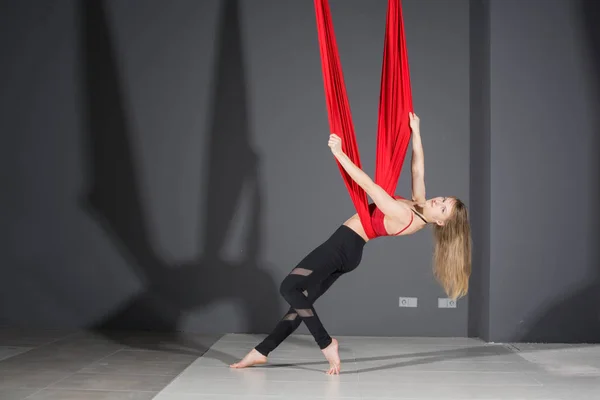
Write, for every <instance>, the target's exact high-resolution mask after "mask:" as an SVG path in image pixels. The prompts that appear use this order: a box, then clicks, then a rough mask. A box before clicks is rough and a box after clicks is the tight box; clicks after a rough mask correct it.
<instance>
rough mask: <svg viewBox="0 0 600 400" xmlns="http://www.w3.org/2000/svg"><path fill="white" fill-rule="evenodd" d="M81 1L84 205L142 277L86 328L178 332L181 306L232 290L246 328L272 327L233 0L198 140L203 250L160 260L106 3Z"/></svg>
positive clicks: (224, 18) (270, 285) (273, 289)
mask: <svg viewBox="0 0 600 400" xmlns="http://www.w3.org/2000/svg"><path fill="white" fill-rule="evenodd" d="M80 4H81V10H82V15H81V17H82V18H81V21H82V24H83V26H82V31H83V32H82V33H83V40H82V45H83V46H82V53H81V56H82V60H81V62H82V68H83V77H84V82H83V87H84V93H83V96H84V101H85V104H84V106H85V111H86V114H87V115H86V117H87V120H86V121H85V124H86V125H85V127H84V130H83V131H84V134H85V135H86V137H85V139H86V140H85V142H86V143H87V149H86V150H87V151H88V152H89V153H88V157H89V164H88V165H89V183H88V190H89V192H88V193H86V194H85V196H84V199H83V200H84V207H85V209H86V211H87V212H88V213H89V215H90V216H92V217H93V218H94V219H95V221H96V222H97V223H98V224H99V225H100V226H101V227H102V228H103V229H104V230H105V231H106V232H107V233H108V234H109V235H110V237H111V239H112V241H113V243H114V245H115V246H117V247H118V249H119V250H120V252H121V253H122V254H123V256H124V258H125V259H126V261H127V262H128V265H130V266H131V268H133V269H134V271H135V272H136V274H137V275H138V276H139V278H140V280H141V281H142V282H143V283H144V285H145V291H144V292H143V293H142V294H140V295H137V296H136V297H134V298H132V299H130V300H129V301H128V302H126V303H125V304H124V305H123V306H122V307H121V308H120V309H116V310H112V313H110V315H107V316H106V317H105V318H104V319H103V320H101V321H97V323H95V325H94V326H92V327H90V329H93V330H97V331H100V332H103V333H105V334H108V332H110V331H111V330H123V329H127V330H152V331H162V332H176V331H178V329H179V325H180V321H181V318H182V317H183V316H184V314H185V313H191V312H193V311H194V310H195V309H197V308H200V307H204V306H207V305H209V304H211V303H212V302H215V301H217V300H222V299H232V298H233V299H236V300H239V303H240V304H242V305H243V307H244V308H245V309H244V312H245V317H247V321H248V326H247V331H248V332H251V333H254V332H262V331H266V330H267V329H270V328H271V326H272V325H274V324H275V322H276V321H277V318H278V316H279V314H280V313H283V311H282V310H281V311H280V310H279V306H278V299H279V292H278V287H277V285H276V283H275V282H274V281H273V279H272V277H271V276H270V274H269V273H268V272H267V271H266V270H265V269H264V268H263V267H262V266H261V264H260V260H261V255H260V253H259V250H260V249H261V248H262V244H261V242H260V241H261V238H262V232H261V227H260V221H261V204H262V199H261V194H262V190H261V183H260V179H259V178H260V177H259V165H258V158H257V155H256V154H255V152H254V151H253V149H252V147H251V143H250V140H251V138H250V132H249V127H248V126H249V123H248V115H247V113H248V107H247V104H246V97H245V94H246V93H245V90H246V82H245V79H244V71H243V65H244V62H243V60H242V49H241V32H240V27H239V21H238V2H237V0H227V1H226V2H225V6H224V8H223V9H222V13H221V20H220V25H219V32H218V36H217V41H218V43H217V49H218V55H217V59H216V63H215V66H214V74H215V75H214V79H213V80H212V82H213V84H214V87H213V88H212V93H213V94H212V96H213V101H212V108H213V109H212V113H209V115H210V116H211V119H212V120H211V121H210V129H209V132H208V134H209V135H210V137H209V138H208V142H207V143H208V145H207V148H206V149H205V151H206V152H207V156H208V157H209V163H208V168H209V170H208V171H207V172H208V174H204V175H205V176H208V182H206V183H205V184H204V185H199V190H201V191H202V193H203V194H206V196H208V199H207V202H206V204H207V206H206V209H205V210H204V213H205V214H206V218H205V219H204V220H205V221H206V223H205V225H204V226H203V227H202V228H203V229H204V230H205V235H204V236H205V237H206V240H205V243H204V248H203V251H202V253H201V254H202V256H201V258H200V259H199V260H194V261H190V262H188V263H185V264H182V265H168V264H166V263H165V261H164V260H161V259H160V257H159V256H158V254H157V252H156V251H155V249H154V248H153V244H152V243H151V234H150V232H149V229H148V225H147V222H146V220H145V214H144V213H145V209H144V204H143V202H142V198H141V193H142V191H141V190H140V182H141V180H140V178H139V175H140V171H136V165H135V156H134V152H135V147H136V146H135V143H132V142H131V140H132V138H131V132H130V129H131V128H130V126H129V124H128V121H127V113H126V107H125V106H124V103H125V101H126V100H125V99H126V96H125V95H124V93H123V91H122V87H123V86H122V85H121V84H120V82H119V76H118V69H117V62H116V60H115V52H114V50H113V46H112V44H111V40H110V36H111V33H110V31H109V28H108V22H107V17H106V14H105V3H104V2H103V1H85V0H82V2H81V3H80ZM244 190H247V191H246V193H251V195H250V198H247V199H245V200H248V201H250V202H251V204H252V206H251V211H250V213H249V215H250V219H251V220H250V221H246V223H245V224H244V227H245V229H246V240H245V249H244V251H243V254H244V255H245V260H243V261H240V262H234V263H233V262H229V261H225V260H223V259H221V258H220V257H219V252H220V250H221V249H223V247H224V246H225V237H226V233H227V230H228V229H229V225H230V223H231V221H232V218H233V215H234V212H235V208H236V205H237V203H238V202H239V201H240V199H241V196H242V194H243V192H244ZM114 337H115V338H117V337H118V336H114Z"/></svg>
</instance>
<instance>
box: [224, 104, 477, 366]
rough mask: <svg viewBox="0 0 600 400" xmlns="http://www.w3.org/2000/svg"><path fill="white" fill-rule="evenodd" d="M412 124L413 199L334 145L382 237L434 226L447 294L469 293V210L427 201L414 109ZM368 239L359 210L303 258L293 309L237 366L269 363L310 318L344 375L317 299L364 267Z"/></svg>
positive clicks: (286, 285) (294, 278)
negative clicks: (385, 185) (396, 193)
mask: <svg viewBox="0 0 600 400" xmlns="http://www.w3.org/2000/svg"><path fill="white" fill-rule="evenodd" d="M410 127H411V130H412V141H413V150H412V159H411V164H412V165H411V172H412V201H409V200H406V199H403V198H401V197H392V196H390V195H389V194H387V193H386V192H385V191H384V190H383V189H382V188H381V187H380V186H378V185H376V184H375V183H374V182H373V180H371V178H369V176H368V175H367V174H366V173H364V172H363V171H362V170H361V169H360V168H358V167H357V166H356V165H355V164H354V163H353V162H352V161H351V160H350V159H349V158H348V156H346V154H344V152H343V151H342V147H341V139H340V138H339V137H338V136H337V135H335V134H332V135H331V136H330V138H329V147H330V148H331V152H332V153H333V155H334V156H335V157H336V159H337V160H338V161H339V162H340V164H341V165H342V167H343V168H344V169H345V170H346V171H347V172H348V174H349V175H350V176H351V177H352V179H353V180H354V181H355V182H356V183H358V184H359V185H360V187H362V188H363V189H364V190H365V192H366V193H367V195H368V196H369V197H370V198H371V199H372V200H373V203H374V204H371V207H370V210H371V221H372V226H373V229H374V231H375V233H376V234H377V236H403V235H410V234H413V233H415V232H417V231H419V230H421V229H423V228H424V227H425V226H426V225H432V226H433V233H434V238H435V251H434V256H433V271H434V276H435V278H436V279H437V280H438V282H439V283H440V285H441V286H442V287H443V289H444V291H445V292H446V293H447V295H448V296H449V297H450V298H452V299H457V298H459V297H463V296H465V295H466V294H467V291H468V287H469V277H470V275H471V233H470V226H469V220H468V215H467V209H466V207H465V205H464V204H463V202H462V201H460V200H459V199H457V198H456V197H435V198H432V199H430V200H426V197H425V180H424V156H423V146H422V144H421V133H420V128H419V118H418V117H417V116H416V115H415V114H413V113H410ZM368 240H369V239H368V237H367V235H366V234H365V230H364V229H363V226H362V224H361V222H360V219H359V217H358V214H355V215H353V216H352V217H351V218H350V219H348V220H347V221H346V222H344V224H343V225H341V226H340V227H339V228H338V229H337V230H336V231H335V232H334V233H333V234H332V235H331V236H330V237H329V239H327V241H325V242H324V243H323V244H321V245H320V246H319V247H317V248H316V249H314V250H313V251H312V252H311V253H310V254H308V255H307V256H306V257H305V258H304V259H303V260H302V261H300V263H299V264H298V265H297V266H296V267H295V268H294V269H293V270H292V271H291V272H290V273H289V275H288V276H287V277H286V278H285V279H284V280H283V282H282V283H281V287H280V292H281V295H282V296H283V298H284V299H285V300H286V301H287V302H288V303H289V305H290V309H289V310H288V312H287V313H286V314H285V316H284V317H283V318H282V319H281V321H279V323H278V324H277V326H276V327H275V329H274V330H273V331H272V332H271V333H270V334H269V336H267V337H266V338H265V339H264V340H263V341H262V342H261V343H260V344H259V345H258V346H256V347H255V348H254V349H252V350H251V351H250V352H249V353H248V354H247V355H246V356H245V357H244V358H243V359H242V360H241V361H239V362H237V363H235V364H232V365H231V367H232V368H245V367H249V366H252V365H257V364H264V363H266V362H267V356H268V355H269V353H270V352H271V351H273V350H274V349H275V348H276V347H277V346H278V345H279V344H281V342H283V341H284V340H285V338H287V337H288V336H289V335H290V334H291V333H292V332H294V330H296V328H298V326H299V325H300V323H301V322H304V323H305V324H306V326H307V327H308V330H309V331H310V333H311V334H312V335H313V337H314V339H315V341H316V342H317V344H318V346H319V348H320V349H321V351H322V352H323V354H324V355H325V358H326V359H327V361H329V370H328V371H327V374H336V375H337V374H339V372H340V357H339V354H338V342H337V340H336V339H333V338H331V337H330V336H329V334H328V333H327V331H326V330H325V328H324V327H323V324H322V323H321V321H320V320H319V317H318V316H317V313H316V311H315V309H314V307H313V303H314V302H315V300H317V299H318V298H319V297H320V296H321V295H322V294H323V293H325V291H326V290H327V289H328V288H329V287H330V286H331V285H332V284H333V283H334V282H335V281H336V280H337V278H339V277H340V276H341V275H343V274H345V273H347V272H350V271H352V270H354V269H355V268H356V267H358V264H359V263H360V261H361V257H362V252H363V247H364V245H365V244H366V243H367V242H368Z"/></svg>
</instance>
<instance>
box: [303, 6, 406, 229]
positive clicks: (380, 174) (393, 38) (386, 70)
mask: <svg viewBox="0 0 600 400" xmlns="http://www.w3.org/2000/svg"><path fill="white" fill-rule="evenodd" d="M314 5H315V12H316V18H317V33H318V38H319V49H320V53H321V67H322V71H323V83H324V87H325V100H326V105H327V114H328V117H329V127H330V129H331V132H332V133H336V134H337V135H339V136H340V137H341V138H342V149H343V151H344V153H346V155H348V157H349V158H350V159H351V160H352V161H353V162H354V163H355V164H356V165H357V166H358V167H359V168H362V165H361V163H360V154H359V151H358V146H357V143H356V135H355V132H354V124H353V123H352V115H351V111H350V104H349V103H348V96H347V94H346V85H345V83H344V76H343V72H342V65H341V63H340V58H339V54H338V48H337V42H336V40H335V35H334V30H333V22H332V19H331V13H330V10H329V3H328V0H314ZM412 111H413V104H412V93H411V87H410V74H409V66H408V56H407V51H406V42H405V39H404V23H403V19H402V7H401V4H400V0H388V9H387V15H386V25H385V39H384V49H383V64H382V70H381V87H380V96H379V116H378V126H377V153H376V165H375V183H377V184H378V185H379V186H381V187H382V188H383V189H384V190H385V191H386V192H387V193H388V194H390V195H393V194H394V191H395V190H396V186H397V184H398V179H399V178H400V171H401V169H402V164H403V163H404V158H405V156H406V150H407V148H408V143H409V141H410V134H411V130H410V126H409V116H408V113H409V112H412ZM338 168H339V169H340V172H341V174H342V177H343V179H344V183H345V184H346V188H347V189H348V193H349V194H350V197H351V199H352V202H353V203H354V207H355V208H356V211H357V212H358V215H359V217H360V220H361V222H362V225H363V227H364V229H365V232H366V234H367V236H368V237H369V238H374V237H376V236H377V235H376V234H375V232H374V230H373V226H372V224H371V217H370V213H369V203H368V201H367V194H366V193H365V191H364V190H363V189H362V188H361V187H360V186H358V184H357V183H356V182H354V181H353V180H352V178H350V176H349V175H348V173H347V172H346V171H345V170H344V168H343V167H342V166H341V165H340V164H339V163H338Z"/></svg>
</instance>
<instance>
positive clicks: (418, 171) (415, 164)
mask: <svg viewBox="0 0 600 400" xmlns="http://www.w3.org/2000/svg"><path fill="white" fill-rule="evenodd" d="M409 118H410V128H411V130H412V159H411V172H412V199H413V201H415V202H416V203H418V204H423V203H425V200H426V195H425V155H424V153H423V144H422V143H421V131H420V126H419V124H420V121H419V117H418V116H417V115H416V114H414V113H410V114H409Z"/></svg>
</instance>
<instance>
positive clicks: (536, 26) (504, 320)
mask: <svg viewBox="0 0 600 400" xmlns="http://www.w3.org/2000/svg"><path fill="white" fill-rule="evenodd" d="M476 3H478V2H476ZM488 4H489V14H488V16H489V24H490V30H489V38H488V40H489V53H488V55H487V56H489V63H490V66H491V67H490V69H489V77H488V78H487V79H488V81H487V82H486V81H485V79H483V80H479V81H475V82H472V83H473V84H474V85H479V87H478V88H477V89H475V90H476V91H478V92H479V93H485V91H486V90H487V89H486V85H489V122H488V121H486V120H485V118H484V117H483V116H482V117H478V118H475V117H474V116H472V118H475V125H478V124H481V128H482V129H481V133H482V134H483V135H489V138H482V139H477V140H475V139H474V140H473V141H472V143H476V144H477V145H478V146H480V148H479V149H478V150H477V149H474V151H473V152H472V154H475V153H477V152H479V151H481V152H484V153H487V154H489V161H488V160H487V158H485V157H480V158H477V157H474V158H473V159H472V162H473V165H472V168H471V175H472V178H474V180H476V179H477V175H478V173H479V172H483V173H485V174H488V173H489V175H488V178H489V182H490V183H489V186H486V187H478V188H477V189H475V192H474V193H475V195H474V196H473V197H472V198H471V200H472V201H473V202H475V201H477V199H483V198H485V196H486V195H487V193H486V191H487V190H489V197H490V206H489V210H490V216H489V225H488V226H489V244H490V247H489V253H487V251H488V249H485V248H484V249H479V250H478V251H479V253H478V257H479V258H478V262H482V263H484V264H483V265H480V267H481V270H482V271H481V273H480V275H479V277H483V279H480V280H478V281H477V282H478V285H479V286H480V290H481V291H482V293H483V295H482V297H481V299H482V302H481V304H480V306H479V308H477V309H476V308H471V310H470V311H471V315H470V321H471V322H472V323H471V324H470V333H471V334H473V335H478V336H481V337H483V338H484V339H487V340H491V341H553V342H581V341H595V342H597V341H598V340H600V311H599V308H600V274H599V272H600V257H599V253H598V247H597V246H598V243H600V240H599V236H598V233H597V226H598V223H600V218H599V217H600V214H599V210H598V205H597V199H598V195H599V194H600V193H599V190H598V189H599V186H600V175H599V174H600V164H599V162H598V156H597V152H598V149H599V148H600V146H599V142H598V130H599V129H600V120H599V117H598V112H597V107H598V101H599V100H600V98H599V95H600V85H599V81H598V78H597V72H598V70H599V69H600V62H599V61H600V60H599V59H598V57H599V54H600V40H599V39H600V36H599V31H598V29H599V28H598V27H597V20H598V17H599V16H600V13H599V12H598V11H599V8H598V3H595V2H590V1H569V0H553V1H547V2H545V3H544V5H543V7H541V6H540V4H539V2H536V1H527V2H524V1H517V0H491V1H489V3H488ZM476 7H482V6H481V4H479V5H478V4H475V7H474V8H476ZM485 7H486V5H485V4H484V5H483V8H482V9H485ZM484 20H485V17H484ZM593 24H596V25H595V26H594V25H593ZM485 56H486V55H485V54H484V58H485ZM475 59H477V58H476V57H475ZM479 62H481V63H482V64H485V61H483V62H482V61H481V60H480V61H479ZM480 74H481V76H485V72H481V73H480ZM472 76H473V75H472ZM485 100H486V99H485V97H484V99H483V106H480V107H483V108H486V107H488V105H486V104H485ZM472 111H473V109H472ZM472 121H473V120H472ZM486 125H487V128H486ZM478 127H479V126H478ZM472 133H473V135H475V134H477V132H476V131H472ZM488 143H489V146H490V148H491V151H489V150H487V149H486V146H488ZM488 171H489V172H488ZM474 180H472V182H471V183H472V185H473V184H474ZM488 188H489V189H488ZM479 212H480V214H478V217H481V216H485V210H483V209H480V211H479ZM486 218H487V217H486ZM486 234H487V233H486ZM482 240H484V243H485V241H486V240H487V238H486V237H482ZM486 258H487V260H489V264H488V265H486V264H485V262H486ZM488 288H489V292H487V293H486V291H487V290H488Z"/></svg>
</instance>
